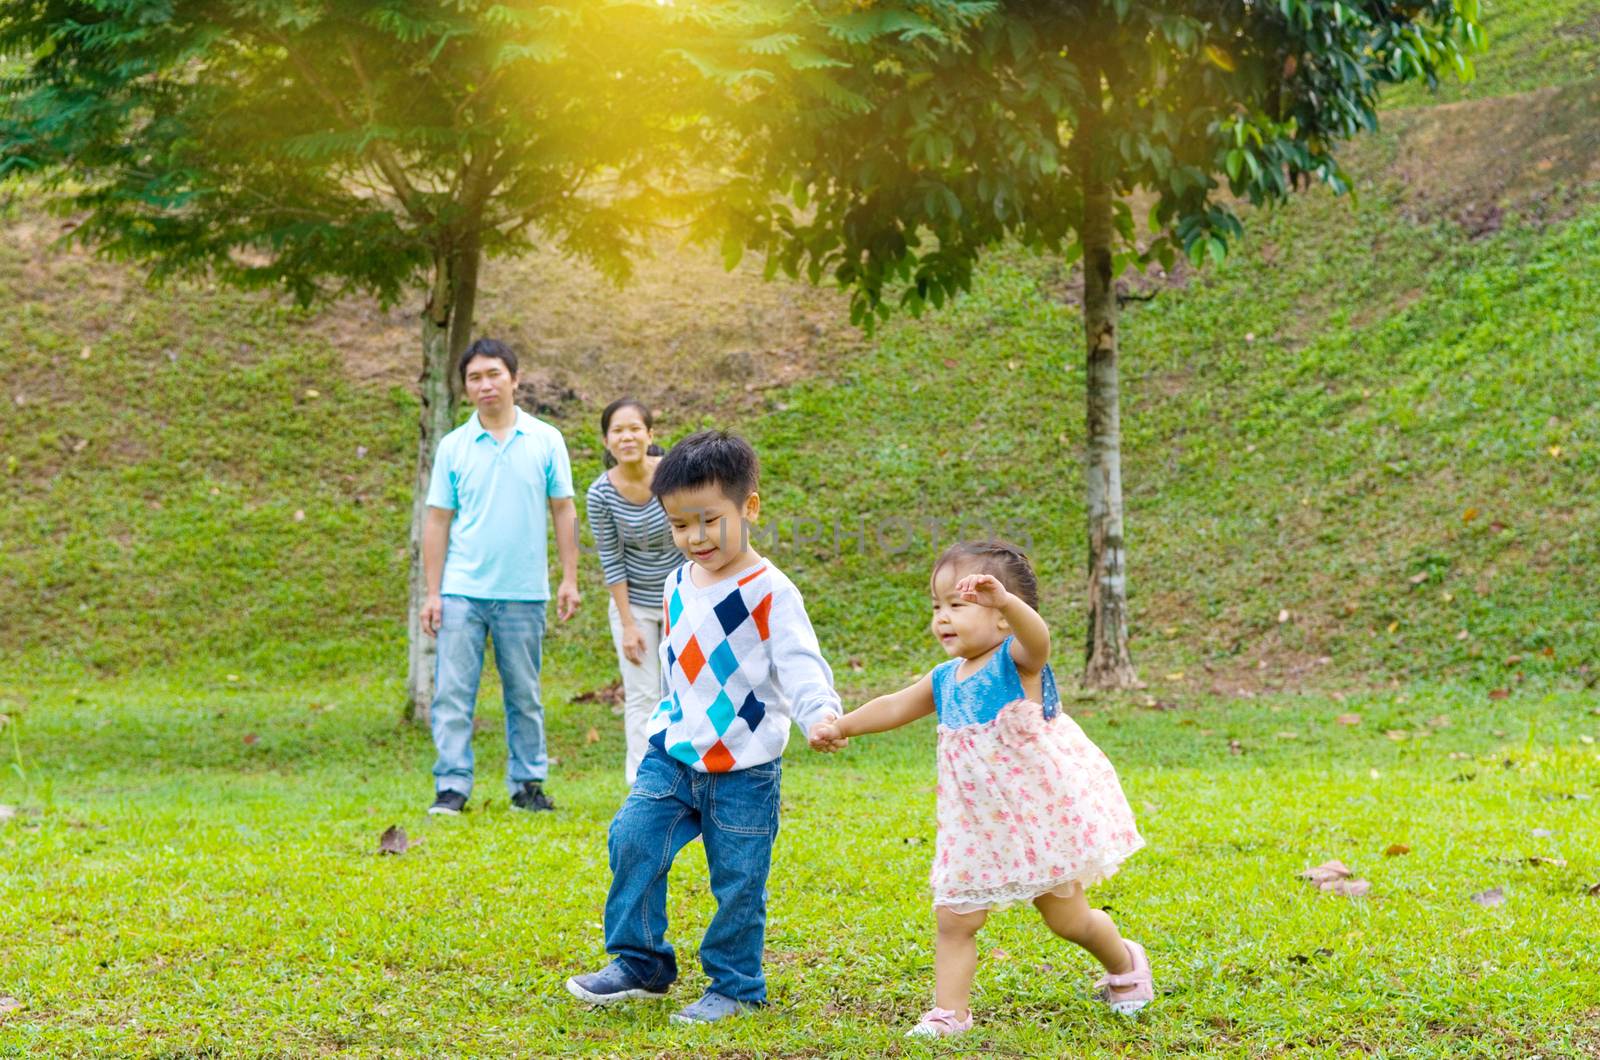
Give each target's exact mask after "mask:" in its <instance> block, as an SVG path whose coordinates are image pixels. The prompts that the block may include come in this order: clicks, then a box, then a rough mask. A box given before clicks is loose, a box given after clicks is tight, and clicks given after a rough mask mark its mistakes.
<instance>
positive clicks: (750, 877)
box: [606, 747, 782, 1002]
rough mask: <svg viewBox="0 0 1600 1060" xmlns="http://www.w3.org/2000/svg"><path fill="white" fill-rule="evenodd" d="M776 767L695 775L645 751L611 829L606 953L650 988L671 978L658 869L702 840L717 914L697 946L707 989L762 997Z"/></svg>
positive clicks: (673, 968) (663, 878) (662, 871)
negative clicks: (698, 838) (696, 839)
mask: <svg viewBox="0 0 1600 1060" xmlns="http://www.w3.org/2000/svg"><path fill="white" fill-rule="evenodd" d="M780 763H781V759H780V760H779V761H776V762H769V763H767V764H766V765H760V766H752V767H751V768H749V769H738V770H734V771H733V772H731V773H700V772H697V771H695V770H693V769H690V768H689V767H688V766H685V765H683V764H682V763H681V762H679V761H677V760H676V759H674V758H671V757H669V756H668V755H665V754H663V753H662V752H661V751H660V749H658V748H655V747H652V748H651V749H650V751H649V752H648V753H647V754H646V755H645V756H644V761H643V762H641V763H640V764H639V777H638V779H637V780H635V781H634V784H633V790H632V791H631V792H629V794H628V799H627V801H626V802H624V803H623V804H622V809H620V810H618V811H617V815H616V817H614V818H612V821H611V837H610V851H611V893H610V894H608V895H607V896H606V952H607V953H610V954H611V955H612V956H613V957H615V958H616V959H617V960H618V961H620V962H621V963H622V966H623V967H624V968H626V969H627V970H628V972H629V974H631V975H633V976H634V977H635V978H636V979H639V980H640V981H642V982H643V983H644V984H645V985H646V986H648V987H650V988H651V989H661V988H664V987H666V985H667V984H668V983H671V982H672V981H673V980H674V979H676V978H677V977H678V962H677V960H676V958H675V957H674V956H673V953H672V947H671V946H670V945H668V944H667V941H666V937H665V936H666V933H667V870H668V869H669V868H671V867H672V859H673V858H674V857H676V856H677V854H678V851H679V850H682V849H683V847H684V844H686V843H688V842H689V841H690V840H691V839H693V838H694V837H695V836H697V835H698V836H701V837H703V839H704V842H705V848H706V864H707V866H709V868H710V870H711V893H712V894H713V895H715V896H716V899H717V913H716V916H714V917H712V918H711V925H710V926H709V927H708V928H706V937H705V939H704V940H702V941H701V943H700V967H702V968H704V969H705V973H706V975H707V976H708V977H709V978H710V979H711V989H712V990H714V991H716V992H717V993H719V994H722V995H723V996H724V997H731V998H733V999H734V1000H735V1001H748V1002H759V1001H765V1000H766V998H767V980H766V977H765V976H763V975H762V973H761V955H762V951H763V948H764V946H765V940H766V932H767V871H768V870H769V869H770V868H771V867H772V842H773V840H774V839H776V838H777V835H778V779H779V775H780V773H781V772H782V766H781V764H780Z"/></svg>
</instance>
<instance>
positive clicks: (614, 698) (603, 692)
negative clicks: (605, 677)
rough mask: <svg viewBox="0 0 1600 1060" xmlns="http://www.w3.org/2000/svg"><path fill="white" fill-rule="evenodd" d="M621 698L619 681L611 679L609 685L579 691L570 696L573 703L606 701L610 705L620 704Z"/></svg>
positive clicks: (620, 683)
mask: <svg viewBox="0 0 1600 1060" xmlns="http://www.w3.org/2000/svg"><path fill="white" fill-rule="evenodd" d="M622 699H623V695H622V682H621V681H613V682H612V683H611V684H609V685H602V686H601V687H599V688H591V689H589V691H587V692H580V693H578V694H577V695H575V696H573V697H572V701H573V702H574V703H607V704H610V705H612V706H620V705H621V703H622Z"/></svg>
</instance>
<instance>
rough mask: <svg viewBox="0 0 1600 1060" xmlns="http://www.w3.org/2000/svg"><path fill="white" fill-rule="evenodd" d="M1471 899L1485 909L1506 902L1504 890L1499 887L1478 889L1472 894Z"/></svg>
mask: <svg viewBox="0 0 1600 1060" xmlns="http://www.w3.org/2000/svg"><path fill="white" fill-rule="evenodd" d="M1472 900H1473V901H1474V902H1477V903H1478V904H1479V905H1481V906H1483V907H1484V908H1485V909H1493V908H1494V907H1495V906H1497V905H1505V904H1506V892H1505V890H1504V889H1502V888H1500V887H1491V888H1489V889H1488V890H1487V891H1479V892H1478V893H1477V894H1475V895H1473V896H1472Z"/></svg>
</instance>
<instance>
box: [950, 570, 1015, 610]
mask: <svg viewBox="0 0 1600 1060" xmlns="http://www.w3.org/2000/svg"><path fill="white" fill-rule="evenodd" d="M956 592H957V593H960V594H961V599H963V600H965V601H966V602H967V603H969V604H977V605H978V606H979V607H1004V606H1006V604H1007V603H1008V602H1009V601H1010V599H1011V593H1010V592H1009V591H1007V589H1006V587H1005V586H1004V585H1002V584H1001V583H1000V579H999V578H996V577H995V576H994V575H992V574H969V575H967V576H966V577H965V578H962V579H961V580H960V581H958V582H956Z"/></svg>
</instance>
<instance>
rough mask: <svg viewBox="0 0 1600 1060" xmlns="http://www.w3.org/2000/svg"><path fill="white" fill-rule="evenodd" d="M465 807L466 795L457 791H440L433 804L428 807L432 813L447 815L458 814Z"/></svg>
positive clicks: (453, 815)
mask: <svg viewBox="0 0 1600 1060" xmlns="http://www.w3.org/2000/svg"><path fill="white" fill-rule="evenodd" d="M466 808H467V797H466V796H465V795H463V794H461V792H459V791H441V792H439V794H438V796H437V797H435V798H434V800H433V805H432V806H429V807H428V812H429V813H432V814H444V815H446V816H448V817H455V816H458V815H459V814H460V813H461V811H462V810H464V809H466Z"/></svg>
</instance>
